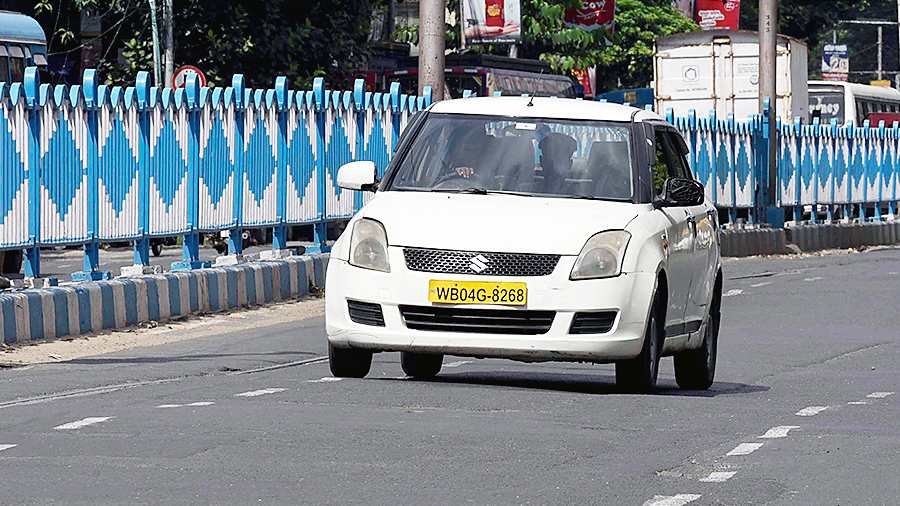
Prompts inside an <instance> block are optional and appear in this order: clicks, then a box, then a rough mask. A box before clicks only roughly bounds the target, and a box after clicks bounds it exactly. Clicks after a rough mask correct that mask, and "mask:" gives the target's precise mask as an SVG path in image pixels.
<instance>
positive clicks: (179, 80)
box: [172, 65, 206, 88]
mask: <svg viewBox="0 0 900 506" xmlns="http://www.w3.org/2000/svg"><path fill="white" fill-rule="evenodd" d="M190 74H196V75H197V77H198V78H199V80H200V83H199V84H200V86H206V76H205V75H203V72H201V71H200V69H198V68H197V67H195V66H193V65H182V66H181V67H178V69H177V70H175V76H174V77H173V78H172V87H173V88H184V86H185V83H186V82H187V76H188V75H190Z"/></svg>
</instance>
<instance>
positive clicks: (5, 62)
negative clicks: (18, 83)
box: [0, 46, 9, 82]
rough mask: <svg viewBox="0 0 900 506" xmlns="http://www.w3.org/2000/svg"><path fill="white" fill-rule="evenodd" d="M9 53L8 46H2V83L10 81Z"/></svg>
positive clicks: (0, 63)
mask: <svg viewBox="0 0 900 506" xmlns="http://www.w3.org/2000/svg"><path fill="white" fill-rule="evenodd" d="M8 56H9V53H8V52H7V51H6V46H0V82H6V81H9V58H8Z"/></svg>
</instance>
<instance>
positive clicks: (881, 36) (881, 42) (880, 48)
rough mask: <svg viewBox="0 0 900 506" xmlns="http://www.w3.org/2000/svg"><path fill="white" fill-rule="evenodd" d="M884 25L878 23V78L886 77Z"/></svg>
mask: <svg viewBox="0 0 900 506" xmlns="http://www.w3.org/2000/svg"><path fill="white" fill-rule="evenodd" d="M883 54H884V27H883V26H881V25H878V80H879V81H881V80H882V79H883V78H884V61H883V60H884V58H883Z"/></svg>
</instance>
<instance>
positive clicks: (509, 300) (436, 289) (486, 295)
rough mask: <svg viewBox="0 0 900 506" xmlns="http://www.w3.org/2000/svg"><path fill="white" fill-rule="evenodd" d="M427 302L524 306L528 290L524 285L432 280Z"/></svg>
mask: <svg viewBox="0 0 900 506" xmlns="http://www.w3.org/2000/svg"><path fill="white" fill-rule="evenodd" d="M428 301H429V302H436V303H438V304H500V305H505V306H524V305H525V304H526V303H527V302H528V288H527V287H526V285H525V283H510V282H493V281H444V280H438V279H432V280H431V281H429V282H428Z"/></svg>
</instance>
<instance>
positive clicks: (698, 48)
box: [653, 30, 809, 121]
mask: <svg viewBox="0 0 900 506" xmlns="http://www.w3.org/2000/svg"><path fill="white" fill-rule="evenodd" d="M808 57H809V51H808V50H807V48H806V45H805V44H804V43H803V42H800V41H799V40H797V39H793V38H791V37H786V36H784V35H779V36H778V58H777V60H778V61H777V67H778V68H777V81H778V86H777V92H778V99H777V101H776V102H777V103H776V104H775V111H776V115H777V116H778V117H779V118H781V119H784V120H793V119H794V118H796V117H800V118H802V119H803V120H804V121H805V120H806V119H807V118H809V100H808V97H807V75H808V74H807V68H808V63H807V59H808ZM653 71H654V85H653V89H654V90H656V99H655V102H656V110H657V111H660V112H665V111H667V110H669V109H672V110H674V111H675V114H676V115H678V116H685V115H687V114H688V113H689V112H690V111H691V110H693V111H695V112H696V113H697V114H698V115H708V114H709V113H710V111H715V112H716V115H717V116H718V117H719V118H726V117H728V115H729V114H734V117H735V119H738V120H742V119H747V118H749V117H751V116H753V115H756V114H759V113H760V107H759V34H758V33H757V32H749V31H727V30H713V31H708V32H693V33H682V34H678V35H672V36H669V37H662V38H660V39H658V40H657V41H656V55H655V57H654V65H653Z"/></svg>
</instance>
